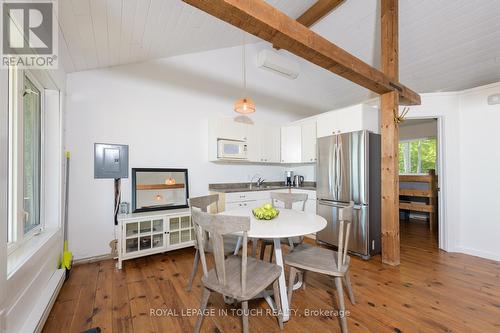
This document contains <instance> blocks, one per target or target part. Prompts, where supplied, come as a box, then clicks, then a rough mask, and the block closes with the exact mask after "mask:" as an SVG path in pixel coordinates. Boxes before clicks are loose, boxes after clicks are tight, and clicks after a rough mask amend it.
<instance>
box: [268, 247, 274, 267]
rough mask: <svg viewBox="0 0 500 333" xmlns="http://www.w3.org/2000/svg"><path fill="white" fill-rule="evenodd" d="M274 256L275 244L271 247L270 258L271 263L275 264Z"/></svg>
mask: <svg viewBox="0 0 500 333" xmlns="http://www.w3.org/2000/svg"><path fill="white" fill-rule="evenodd" d="M273 254H274V242H273V244H272V245H271V255H270V256H269V262H273Z"/></svg>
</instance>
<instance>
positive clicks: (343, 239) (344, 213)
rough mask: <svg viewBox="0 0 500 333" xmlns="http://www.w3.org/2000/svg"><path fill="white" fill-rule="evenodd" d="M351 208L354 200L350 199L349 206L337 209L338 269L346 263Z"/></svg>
mask: <svg viewBox="0 0 500 333" xmlns="http://www.w3.org/2000/svg"><path fill="white" fill-rule="evenodd" d="M353 209H354V201H351V202H350V203H349V206H347V207H343V208H340V209H339V242H338V244H339V245H338V251H337V269H338V270H341V269H342V267H343V266H344V265H345V263H346V258H347V249H348V247H349V233H350V231H351V222H352V211H353Z"/></svg>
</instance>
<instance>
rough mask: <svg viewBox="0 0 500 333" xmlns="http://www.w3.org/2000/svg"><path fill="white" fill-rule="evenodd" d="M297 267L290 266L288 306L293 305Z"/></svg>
mask: <svg viewBox="0 0 500 333" xmlns="http://www.w3.org/2000/svg"><path fill="white" fill-rule="evenodd" d="M297 272H298V271H297V269H296V268H295V267H290V276H289V277H288V290H287V291H288V306H289V307H290V308H291V306H292V294H293V285H294V284H295V277H296V276H297Z"/></svg>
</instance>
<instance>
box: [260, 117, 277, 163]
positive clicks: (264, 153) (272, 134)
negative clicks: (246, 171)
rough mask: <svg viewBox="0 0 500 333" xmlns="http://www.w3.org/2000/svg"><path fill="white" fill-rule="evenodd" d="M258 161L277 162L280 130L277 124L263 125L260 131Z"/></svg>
mask: <svg viewBox="0 0 500 333" xmlns="http://www.w3.org/2000/svg"><path fill="white" fill-rule="evenodd" d="M260 133H261V135H260V155H261V156H260V162H267V163H279V162H280V155H281V154H280V148H281V138H280V135H281V132H280V127H279V126H270V125H263V126H261V131H260Z"/></svg>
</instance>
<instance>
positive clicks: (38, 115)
mask: <svg viewBox="0 0 500 333" xmlns="http://www.w3.org/2000/svg"><path fill="white" fill-rule="evenodd" d="M42 91H43V89H42V88H41V86H40V85H39V84H37V83H36V81H35V80H34V79H33V78H32V77H31V76H30V75H29V74H28V73H25V72H22V71H19V70H17V69H15V68H11V69H10V70H9V214H8V218H9V221H8V224H7V228H8V232H7V237H8V240H7V241H8V243H9V246H12V245H13V244H17V243H19V242H21V241H23V240H26V239H28V238H29V237H30V235H33V234H34V233H36V232H37V231H38V230H39V229H40V228H41V226H42V219H41V188H42V105H43V103H42V102H43V101H42Z"/></svg>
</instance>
